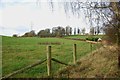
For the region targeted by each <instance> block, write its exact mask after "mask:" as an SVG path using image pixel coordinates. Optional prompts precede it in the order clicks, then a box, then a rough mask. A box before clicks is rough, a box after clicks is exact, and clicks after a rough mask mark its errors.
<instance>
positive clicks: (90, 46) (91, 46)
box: [90, 43, 92, 53]
mask: <svg viewBox="0 0 120 80" xmlns="http://www.w3.org/2000/svg"><path fill="white" fill-rule="evenodd" d="M90 49H91V53H92V43H90Z"/></svg>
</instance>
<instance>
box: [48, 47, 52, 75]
mask: <svg viewBox="0 0 120 80" xmlns="http://www.w3.org/2000/svg"><path fill="white" fill-rule="evenodd" d="M47 72H48V76H51V46H47Z"/></svg>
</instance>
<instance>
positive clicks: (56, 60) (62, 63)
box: [52, 58, 69, 66]
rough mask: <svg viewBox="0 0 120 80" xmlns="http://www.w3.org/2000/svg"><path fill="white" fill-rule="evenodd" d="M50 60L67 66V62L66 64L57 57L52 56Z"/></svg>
mask: <svg viewBox="0 0 120 80" xmlns="http://www.w3.org/2000/svg"><path fill="white" fill-rule="evenodd" d="M52 60H53V61H55V62H57V63H60V64H63V65H66V66H69V64H66V63H64V62H61V61H59V60H57V59H55V58H52Z"/></svg>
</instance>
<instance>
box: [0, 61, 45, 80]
mask: <svg viewBox="0 0 120 80" xmlns="http://www.w3.org/2000/svg"><path fill="white" fill-rule="evenodd" d="M45 61H46V59H45V60H43V61H39V62H37V63H34V64H32V65H29V66H27V67H24V68H22V69H19V70H17V71H15V72H13V73H10V74H8V75H7V76H4V77H2V79H4V78H9V77H11V76H14V75H15V74H17V73H21V72H23V71H25V70H27V69H30V68H32V67H34V66H37V65H39V64H42V63H43V62H45Z"/></svg>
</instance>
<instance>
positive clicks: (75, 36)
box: [64, 35, 104, 39]
mask: <svg viewBox="0 0 120 80" xmlns="http://www.w3.org/2000/svg"><path fill="white" fill-rule="evenodd" d="M90 36H91V35H70V36H65V37H64V38H80V39H86V38H88V37H90ZM91 37H98V38H103V37H104V35H93V36H91Z"/></svg>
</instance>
